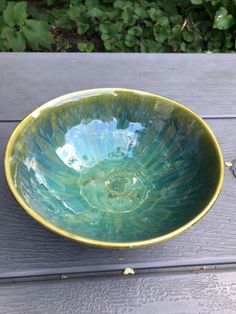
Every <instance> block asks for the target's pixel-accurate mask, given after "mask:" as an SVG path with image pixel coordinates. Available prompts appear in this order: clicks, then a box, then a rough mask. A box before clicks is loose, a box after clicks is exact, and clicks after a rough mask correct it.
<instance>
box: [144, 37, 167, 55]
mask: <svg viewBox="0 0 236 314" xmlns="http://www.w3.org/2000/svg"><path fill="white" fill-rule="evenodd" d="M140 50H141V52H164V51H165V48H164V47H163V46H162V44H160V43H157V42H156V41H154V40H150V39H145V40H143V41H142V42H141V43H140Z"/></svg>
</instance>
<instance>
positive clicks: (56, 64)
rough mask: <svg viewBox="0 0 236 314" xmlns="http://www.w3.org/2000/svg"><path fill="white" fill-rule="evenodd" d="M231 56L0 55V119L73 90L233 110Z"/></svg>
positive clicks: (209, 110) (234, 64)
mask: <svg viewBox="0 0 236 314" xmlns="http://www.w3.org/2000/svg"><path fill="white" fill-rule="evenodd" d="M235 68H236V55H235V54H136V53H132V54H128V53H126V54H122V53H112V54H111V53H110V54H109V53H102V54H99V53H97V54H95V53H93V54H78V53H76V54H74V53H68V54H65V53H43V54H42V53H27V54H21V53H16V54H15V53H1V54H0V73H1V75H0V94H1V100H0V120H19V119H22V118H23V117H24V116H25V115H27V114H28V113H29V112H30V111H32V110H33V109H35V108H36V107H38V106H39V105H41V104H43V103H44V102H46V101H48V100H50V99H52V98H54V97H57V96H60V95H63V94H65V93H69V92H72V91H77V90H82V89H88V88H96V87H126V88H136V89H141V90H147V91H150V92H156V93H159V94H161V95H163V96H167V97H170V98H173V99H176V100H178V101H180V102H183V103H184V104H186V105H188V106H189V107H191V108H192V109H194V110H195V111H197V112H198V113H199V114H202V115H203V114H236V106H235V99H236V88H235V86H236V75H235Z"/></svg>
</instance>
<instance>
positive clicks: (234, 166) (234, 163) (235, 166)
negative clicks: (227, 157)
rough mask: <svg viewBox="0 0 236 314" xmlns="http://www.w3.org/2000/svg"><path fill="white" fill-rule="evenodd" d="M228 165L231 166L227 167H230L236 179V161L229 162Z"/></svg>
mask: <svg viewBox="0 0 236 314" xmlns="http://www.w3.org/2000/svg"><path fill="white" fill-rule="evenodd" d="M225 164H226V163H225ZM227 164H230V165H229V166H228V165H227V167H230V168H229V169H230V170H231V171H232V172H233V175H234V176H235V177H236V159H234V160H232V161H230V162H227Z"/></svg>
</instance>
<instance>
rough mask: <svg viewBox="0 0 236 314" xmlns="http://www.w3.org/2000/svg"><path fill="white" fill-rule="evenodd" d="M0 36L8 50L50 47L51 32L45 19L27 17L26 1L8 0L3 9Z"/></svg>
mask: <svg viewBox="0 0 236 314" xmlns="http://www.w3.org/2000/svg"><path fill="white" fill-rule="evenodd" d="M2 24H3V27H2V31H1V38H2V39H3V44H4V45H5V47H6V48H7V49H8V50H12V51H24V50H25V49H26V47H27V46H28V47H30V48H31V49H32V50H38V49H39V47H40V46H41V47H44V48H47V49H50V47H51V34H50V32H49V26H48V24H47V22H45V21H38V20H34V19H28V18H27V3H26V2H23V1H22V2H18V3H15V2H9V3H8V4H7V6H6V8H5V9H4V10H3V23H2Z"/></svg>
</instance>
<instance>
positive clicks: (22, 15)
mask: <svg viewBox="0 0 236 314" xmlns="http://www.w3.org/2000/svg"><path fill="white" fill-rule="evenodd" d="M26 8H27V3H26V2H19V3H16V5H15V7H14V15H15V22H16V24H17V25H20V26H22V25H23V24H24V23H25V21H26V19H27V12H26Z"/></svg>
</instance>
